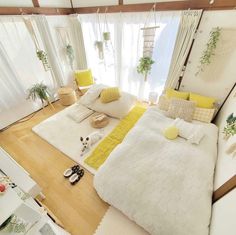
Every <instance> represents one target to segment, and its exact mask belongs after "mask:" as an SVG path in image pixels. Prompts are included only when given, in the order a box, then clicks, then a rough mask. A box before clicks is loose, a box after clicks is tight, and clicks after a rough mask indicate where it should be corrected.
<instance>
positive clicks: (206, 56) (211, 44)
mask: <svg viewBox="0 0 236 235" xmlns="http://www.w3.org/2000/svg"><path fill="white" fill-rule="evenodd" d="M220 34H221V28H219V27H216V28H214V29H213V30H212V31H211V32H210V37H209V40H208V42H207V44H206V49H205V50H204V51H203V53H202V56H201V58H200V65H199V66H198V71H197V73H196V75H198V74H199V73H200V72H203V71H204V68H205V66H207V65H209V64H210V63H211V59H212V56H214V55H215V50H216V47H217V42H218V41H219V39H220Z"/></svg>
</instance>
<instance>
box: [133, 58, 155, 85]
mask: <svg viewBox="0 0 236 235" xmlns="http://www.w3.org/2000/svg"><path fill="white" fill-rule="evenodd" d="M154 63H155V61H154V60H152V58H151V57H142V58H140V60H139V65H138V66H137V72H138V73H141V74H143V75H144V81H145V82H146V81H147V75H148V73H149V72H150V71H151V69H152V65H153V64H154Z"/></svg>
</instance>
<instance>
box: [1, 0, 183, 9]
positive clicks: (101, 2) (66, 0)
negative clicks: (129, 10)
mask: <svg viewBox="0 0 236 235" xmlns="http://www.w3.org/2000/svg"><path fill="white" fill-rule="evenodd" d="M169 1H173V0H156V1H154V0H123V2H124V4H135V3H151V2H169ZM174 1H180V0H174ZM38 2H39V5H40V7H58V8H59V7H65V8H70V7H71V4H70V0H38ZM72 2H73V6H74V7H91V6H109V5H118V4H119V0H72ZM0 7H33V3H32V0H7V1H6V0H0Z"/></svg>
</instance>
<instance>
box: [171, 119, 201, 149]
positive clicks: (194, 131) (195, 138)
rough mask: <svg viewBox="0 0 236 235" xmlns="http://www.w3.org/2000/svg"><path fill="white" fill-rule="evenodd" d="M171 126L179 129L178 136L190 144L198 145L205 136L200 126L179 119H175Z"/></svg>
mask: <svg viewBox="0 0 236 235" xmlns="http://www.w3.org/2000/svg"><path fill="white" fill-rule="evenodd" d="M173 125H174V126H176V127H177V128H178V129H179V136H180V137H183V138H185V139H187V140H188V142H189V143H191V144H199V143H200V141H201V140H202V138H203V137H204V135H205V134H204V127H203V126H202V125H198V124H194V123H189V122H186V121H184V120H183V119H180V118H176V119H175V120H174V122H173Z"/></svg>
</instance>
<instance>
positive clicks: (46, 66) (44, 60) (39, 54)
mask: <svg viewBox="0 0 236 235" xmlns="http://www.w3.org/2000/svg"><path fill="white" fill-rule="evenodd" d="M23 21H24V23H25V26H26V28H27V29H28V32H29V33H30V36H31V38H32V41H33V42H34V45H35V49H36V54H37V57H38V58H39V60H40V61H41V62H42V64H43V67H44V70H45V71H48V70H50V69H51V67H50V64H49V61H48V56H47V53H46V52H45V51H44V50H42V49H41V48H40V44H39V41H38V39H37V36H36V33H35V31H34V27H33V24H32V22H31V19H27V18H25V17H23Z"/></svg>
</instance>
